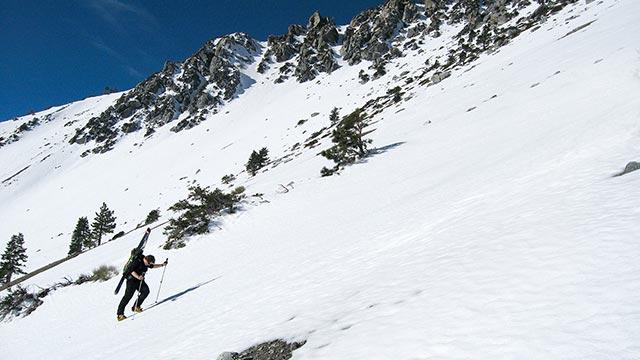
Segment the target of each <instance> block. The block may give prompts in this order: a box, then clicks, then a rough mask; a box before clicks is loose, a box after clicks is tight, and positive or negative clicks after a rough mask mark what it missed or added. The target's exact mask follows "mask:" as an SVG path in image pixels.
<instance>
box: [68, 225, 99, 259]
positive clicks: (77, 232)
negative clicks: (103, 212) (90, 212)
mask: <svg viewBox="0 0 640 360" xmlns="http://www.w3.org/2000/svg"><path fill="white" fill-rule="evenodd" d="M93 246H94V243H93V239H92V238H91V229H90V228H89V220H88V219H87V218H86V217H84V216H83V217H81V218H79V219H78V222H77V223H76V228H75V229H74V230H73V234H72V235H71V244H69V253H68V255H75V254H79V253H81V252H82V249H83V248H85V249H87V248H91V247H93Z"/></svg>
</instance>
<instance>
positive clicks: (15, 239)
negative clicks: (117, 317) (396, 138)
mask: <svg viewBox="0 0 640 360" xmlns="http://www.w3.org/2000/svg"><path fill="white" fill-rule="evenodd" d="M330 120H331V122H332V124H334V126H335V129H334V130H333V132H332V137H331V140H332V142H333V144H334V145H333V146H332V147H330V148H328V149H326V150H324V151H322V152H321V153H320V154H321V155H322V156H324V157H326V158H327V159H329V160H332V161H334V162H335V163H336V165H335V167H333V168H332V169H328V168H326V167H324V168H323V169H322V171H321V173H322V175H323V176H329V175H332V174H334V173H336V172H337V171H339V170H340V169H341V168H343V167H344V166H346V165H348V164H351V163H354V162H355V161H357V160H358V159H362V158H364V157H365V156H367V154H368V153H369V150H368V145H369V144H370V143H371V140H370V139H366V138H365V136H366V135H368V134H370V133H371V132H372V131H373V130H367V127H368V126H370V123H369V122H368V121H367V119H366V114H365V113H364V112H363V110H362V109H357V110H356V111H354V112H352V113H351V114H349V115H347V116H345V117H344V118H342V119H341V120H340V118H339V114H338V108H334V109H333V110H332V111H331V114H330ZM268 155H269V151H268V150H267V148H262V149H260V150H259V151H255V150H254V151H253V152H252V153H251V156H250V157H249V161H248V162H247V164H246V165H245V169H246V170H247V172H248V173H249V174H251V176H255V175H256V174H257V172H258V171H259V170H260V169H262V168H263V167H264V166H265V165H266V164H267V163H268V162H269V156H268ZM233 180H235V176H234V175H227V176H225V177H224V178H223V183H225V184H230V183H231V182H232V181H233ZM189 190H190V193H189V196H188V198H187V199H185V200H181V201H178V202H177V203H175V204H174V205H173V206H172V207H171V208H169V210H172V211H175V212H178V213H180V215H179V216H178V217H177V218H174V219H170V220H169V225H168V226H167V227H166V228H165V234H166V235H167V237H168V240H167V243H166V244H165V248H174V247H181V246H184V242H183V239H184V237H187V236H190V235H195V234H203V233H206V232H208V231H209V224H210V222H211V220H212V218H213V217H214V216H216V215H219V214H220V213H221V212H223V211H227V212H230V213H232V212H234V210H235V206H236V204H237V203H238V202H240V201H241V200H242V199H243V198H244V196H245V195H244V190H245V189H244V188H243V187H238V188H236V189H235V190H233V191H232V192H231V193H224V192H223V191H222V190H220V189H217V188H216V189H215V190H213V191H210V190H209V188H208V187H204V188H203V187H200V186H199V185H196V186H192V187H190V188H189ZM113 214H114V212H113V211H112V210H110V209H109V208H108V207H107V204H106V203H102V206H101V207H100V210H99V211H98V212H97V213H96V215H95V218H94V220H93V222H92V223H91V224H89V219H88V218H87V217H80V218H79V219H78V222H77V224H76V227H75V229H74V230H73V234H72V236H71V243H70V245H69V253H68V254H69V255H76V254H79V253H81V252H82V251H84V250H88V249H91V248H94V247H96V246H100V244H101V243H102V239H103V238H104V236H105V235H107V234H110V233H113V232H114V230H115V227H116V217H115V216H114V215H113ZM158 218H159V210H153V211H152V212H150V213H149V215H148V216H147V219H146V220H145V224H150V223H152V222H154V221H156V220H157V219H158ZM26 260H27V255H26V249H25V247H24V236H23V235H22V233H20V234H18V235H13V236H12V237H11V241H10V242H9V243H8V244H7V247H6V249H5V252H4V253H3V254H2V261H1V262H0V282H5V283H8V282H10V281H11V278H12V276H13V275H18V274H25V272H24V271H23V269H22V267H23V266H24V263H25V262H26Z"/></svg>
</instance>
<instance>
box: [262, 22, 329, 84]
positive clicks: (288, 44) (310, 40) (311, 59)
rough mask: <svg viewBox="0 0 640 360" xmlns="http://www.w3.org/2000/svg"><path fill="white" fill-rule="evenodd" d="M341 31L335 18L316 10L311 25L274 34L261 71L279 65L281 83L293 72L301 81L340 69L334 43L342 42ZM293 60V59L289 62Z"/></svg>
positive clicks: (269, 41) (292, 26) (263, 59)
mask: <svg viewBox="0 0 640 360" xmlns="http://www.w3.org/2000/svg"><path fill="white" fill-rule="evenodd" d="M339 39H340V35H339V34H338V30H337V28H336V26H335V23H334V22H333V20H332V19H329V18H327V17H322V16H321V15H320V13H318V12H316V13H314V14H313V15H312V16H311V18H310V19H309V23H308V24H307V27H306V28H305V27H303V26H302V25H291V26H289V31H288V32H287V34H284V35H279V36H270V37H269V40H268V42H267V44H268V45H267V46H268V50H267V51H266V53H265V55H264V56H263V58H262V62H261V63H260V68H259V71H260V72H263V73H264V72H265V71H266V69H268V68H269V67H271V66H278V67H279V69H280V76H279V77H278V79H277V80H276V82H277V83H280V82H284V81H286V80H287V79H289V77H291V75H293V76H294V77H295V78H296V79H297V80H298V81H299V82H305V81H309V80H313V79H315V77H316V76H318V74H319V73H331V72H332V71H334V70H335V69H337V68H338V67H339V66H338V63H337V61H336V57H337V54H335V52H334V51H333V50H332V48H331V47H333V46H335V45H337V44H338V41H339ZM289 60H293V61H292V62H289Z"/></svg>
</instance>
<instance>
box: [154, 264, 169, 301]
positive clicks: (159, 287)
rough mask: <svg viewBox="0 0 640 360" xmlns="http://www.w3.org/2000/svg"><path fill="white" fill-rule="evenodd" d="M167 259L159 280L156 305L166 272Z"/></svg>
mask: <svg viewBox="0 0 640 360" xmlns="http://www.w3.org/2000/svg"><path fill="white" fill-rule="evenodd" d="M168 261H169V258H167V260H165V261H164V269H162V277H161V278H160V285H158V295H156V303H157V302H158V298H159V297H160V289H161V288H162V281H163V280H164V272H165V271H167V265H168V264H169V263H168Z"/></svg>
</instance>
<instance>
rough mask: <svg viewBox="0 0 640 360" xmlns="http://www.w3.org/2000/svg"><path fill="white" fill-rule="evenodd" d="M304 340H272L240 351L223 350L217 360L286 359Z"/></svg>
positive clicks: (289, 357)
mask: <svg viewBox="0 0 640 360" xmlns="http://www.w3.org/2000/svg"><path fill="white" fill-rule="evenodd" d="M304 344H305V342H304V341H303V342H291V343H289V342H286V341H284V340H274V341H268V342H264V343H262V344H258V345H256V346H253V347H251V348H249V349H247V350H244V351H243V352H241V353H235V352H224V353H222V354H220V355H218V357H217V360H288V359H291V356H292V355H291V353H292V352H293V351H295V350H296V349H299V348H301V347H302V346H303V345H304Z"/></svg>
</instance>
